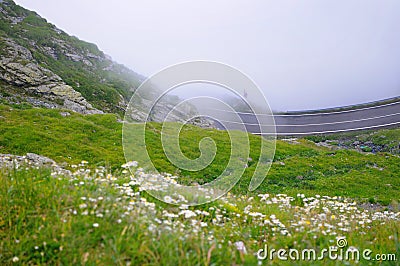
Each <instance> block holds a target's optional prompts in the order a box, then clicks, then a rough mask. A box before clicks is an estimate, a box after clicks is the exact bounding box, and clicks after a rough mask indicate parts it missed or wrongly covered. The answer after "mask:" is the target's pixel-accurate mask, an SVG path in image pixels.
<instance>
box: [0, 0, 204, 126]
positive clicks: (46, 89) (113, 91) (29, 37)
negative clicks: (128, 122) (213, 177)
mask: <svg viewBox="0 0 400 266" xmlns="http://www.w3.org/2000/svg"><path fill="white" fill-rule="evenodd" d="M0 48H1V50H0V103H1V102H3V103H4V102H8V103H12V104H17V105H19V104H24V103H27V104H29V105H33V106H40V107H45V108H60V109H67V110H71V111H74V112H79V113H82V114H101V113H104V112H106V113H117V114H119V115H121V116H122V115H123V114H124V113H125V111H126V109H127V106H128V102H129V100H130V98H131V96H132V94H133V92H134V90H135V89H136V88H137V87H138V86H139V85H140V84H141V83H142V81H143V80H144V79H145V78H144V77H143V76H140V75H138V74H137V73H135V72H133V71H132V70H130V69H128V68H126V67H125V66H123V65H120V64H118V63H116V62H114V61H113V60H112V59H111V57H109V56H107V55H105V54H104V53H103V52H102V51H100V50H99V49H98V48H97V46H96V45H94V44H91V43H87V42H84V41H81V40H79V39H77V38H76V37H72V36H69V35H68V34H66V33H65V32H63V31H62V30H60V29H58V28H57V27H56V26H54V25H52V24H50V23H48V22H47V21H46V20H45V19H43V18H41V17H40V16H39V15H37V14H36V13H35V12H32V11H29V10H26V9H24V8H22V7H20V6H18V5H16V4H15V3H14V2H13V1H12V0H3V1H1V0H0ZM148 93H149V95H151V94H154V93H156V90H155V89H154V91H149V92H148ZM148 102H149V101H147V100H146V99H145V97H144V98H143V99H141V101H139V103H140V104H138V106H135V107H134V110H133V112H132V117H131V118H132V119H134V120H136V121H138V120H139V121H141V120H144V119H146V118H147V114H146V113H144V112H143V111H142V110H144V109H145V108H143V107H144V106H145V105H146V104H148ZM140 105H142V106H140ZM172 107H173V106H172ZM172 107H171V102H169V101H168V97H167V98H166V101H165V102H163V103H161V104H160V105H159V106H158V108H157V110H156V111H155V112H154V113H153V114H152V115H151V117H150V119H151V120H153V121H162V120H163V118H164V116H165V114H167V113H168V112H169V111H170V110H171V108H172ZM194 113H196V108H194V106H186V107H185V108H183V109H182V110H181V111H178V112H176V113H175V114H174V115H172V116H171V118H172V120H173V121H186V120H187V118H188V117H190V116H192V115H193V114H194ZM203 122H204V123H203ZM193 123H194V124H197V125H200V126H201V125H203V124H204V125H205V126H207V127H208V126H209V124H210V123H209V122H205V120H202V119H201V118H199V119H196V121H195V122H193Z"/></svg>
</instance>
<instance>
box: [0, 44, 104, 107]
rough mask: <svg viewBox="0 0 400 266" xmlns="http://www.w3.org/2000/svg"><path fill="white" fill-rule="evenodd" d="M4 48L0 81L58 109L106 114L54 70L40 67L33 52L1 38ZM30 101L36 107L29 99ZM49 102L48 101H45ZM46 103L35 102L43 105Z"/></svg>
mask: <svg viewBox="0 0 400 266" xmlns="http://www.w3.org/2000/svg"><path fill="white" fill-rule="evenodd" d="M1 42H2V44H3V46H5V49H4V50H3V55H2V56H1V58H0V79H1V80H3V81H4V82H5V83H7V84H10V85H14V86H17V87H19V88H23V89H24V90H25V91H26V92H27V95H29V96H31V97H29V98H32V97H33V96H36V97H37V98H39V99H41V100H43V99H44V100H47V101H50V102H52V103H55V104H53V105H54V106H55V107H59V108H64V109H68V110H71V111H74V112H78V113H82V114H95V113H103V112H102V111H100V110H97V109H95V108H93V106H92V105H91V104H90V103H88V102H87V101H86V99H85V98H83V97H82V95H81V93H79V92H77V91H76V90H74V89H73V88H72V87H71V86H69V85H67V84H65V82H64V81H63V80H62V79H61V78H60V77H59V76H58V75H56V74H54V73H53V72H52V71H50V70H48V69H46V68H44V67H42V66H40V65H39V64H38V63H37V62H36V61H35V60H34V58H33V56H32V54H31V52H30V51H29V50H28V49H27V48H25V47H23V46H21V45H19V44H17V43H16V42H14V41H13V40H11V39H5V38H2V39H1ZM28 102H30V103H33V104H35V101H32V99H30V100H29V101H28ZM44 102H46V101H44ZM44 102H43V101H40V100H39V102H36V103H38V104H39V105H41V106H43V103H44Z"/></svg>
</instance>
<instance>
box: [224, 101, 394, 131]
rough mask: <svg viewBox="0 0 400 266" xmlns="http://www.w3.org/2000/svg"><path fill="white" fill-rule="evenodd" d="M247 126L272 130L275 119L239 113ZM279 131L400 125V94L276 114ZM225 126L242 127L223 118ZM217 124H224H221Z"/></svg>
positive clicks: (256, 129) (248, 127)
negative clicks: (335, 107)
mask: <svg viewBox="0 0 400 266" xmlns="http://www.w3.org/2000/svg"><path fill="white" fill-rule="evenodd" d="M238 114H239V116H240V118H241V119H242V120H243V122H244V125H245V127H246V130H247V131H248V132H251V133H254V134H260V132H261V130H260V126H262V128H263V130H262V132H273V122H272V123H271V121H272V119H271V115H269V117H263V116H262V115H261V116H259V118H261V119H259V121H260V123H257V118H256V116H255V115H254V114H249V113H238ZM273 118H274V120H275V126H276V133H277V135H288V136H291V135H293V136H295V135H314V134H327V133H337V132H346V131H355V130H364V129H377V128H384V127H394V126H400V98H399V99H398V101H396V102H392V103H382V104H379V103H377V105H375V106H371V107H362V106H358V107H357V106H354V107H353V108H351V107H350V108H349V107H347V109H346V110H343V111H337V110H336V111H335V110H333V111H326V112H324V111H319V112H315V111H313V112H304V113H301V112H296V113H287V114H274V115H273ZM223 123H224V126H225V128H226V129H239V128H240V126H239V125H238V124H239V123H238V122H237V121H236V122H232V121H224V122H223ZM218 127H220V128H221V129H222V128H223V127H222V126H221V124H218Z"/></svg>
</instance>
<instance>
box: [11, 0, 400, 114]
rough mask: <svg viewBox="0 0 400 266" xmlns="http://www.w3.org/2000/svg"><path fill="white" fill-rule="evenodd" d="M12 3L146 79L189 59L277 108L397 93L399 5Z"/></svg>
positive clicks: (392, 0)
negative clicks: (233, 77) (212, 64)
mask: <svg viewBox="0 0 400 266" xmlns="http://www.w3.org/2000/svg"><path fill="white" fill-rule="evenodd" d="M16 2H17V3H18V4H20V5H22V6H24V7H26V8H28V9H31V10H34V11H36V12H37V13H39V14H40V15H41V16H43V17H45V18H47V19H48V20H49V21H50V22H51V23H53V24H55V25H56V26H58V27H59V28H61V29H63V30H64V31H66V32H67V33H69V34H71V35H75V36H77V37H79V38H81V39H83V40H86V41H89V42H94V43H96V44H97V45H98V46H99V48H100V49H101V50H103V51H104V52H105V53H107V54H109V55H110V56H112V58H113V59H114V60H115V61H117V62H119V63H122V64H124V65H126V66H128V67H129V68H131V69H132V70H134V71H136V72H138V73H141V74H143V75H146V76H149V75H152V74H153V73H156V72H157V71H159V70H161V69H163V68H165V67H167V66H169V65H172V64H176V63H179V62H183V61H189V60H212V61H218V62H222V63H226V64H229V65H231V66H233V67H235V68H237V69H239V70H241V71H243V72H244V73H245V74H247V75H248V76H250V77H251V78H252V79H253V80H254V81H255V82H256V83H257V84H258V86H259V87H260V88H261V89H262V90H263V92H264V94H265V96H266V97H267V99H268V101H269V104H270V105H271V107H272V108H273V109H274V110H280V111H286V110H299V109H314V108H326V107H333V106H341V105H349V104H355V103H362V102H368V101H374V100H378V99H383V98H389V97H393V96H399V95H400V49H399V47H400V16H399V15H398V13H399V10H400V1H398V0H376V1H372V0H343V1H338V0H331V1H320V0H305V1H296V0H293V1H287V0H279V1H278V0H277V1H265V0H257V1H256V0H254V1H244V0H240V1H228V0H220V1H211V0H203V1H185V0H168V1H161V0H159V1H154V0H146V1H132V0H116V1H105V0H84V1H82V0H68V1H64V0H57V1H54V0H40V1H37V0H17V1H16ZM185 95H186V96H188V95H190V93H189V94H188V93H187V92H186V93H185Z"/></svg>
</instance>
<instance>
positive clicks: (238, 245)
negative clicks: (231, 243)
mask: <svg viewBox="0 0 400 266" xmlns="http://www.w3.org/2000/svg"><path fill="white" fill-rule="evenodd" d="M235 246H236V249H237V250H239V251H240V252H241V253H244V254H247V250H246V246H245V245H244V243H243V242H242V241H238V242H235Z"/></svg>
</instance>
